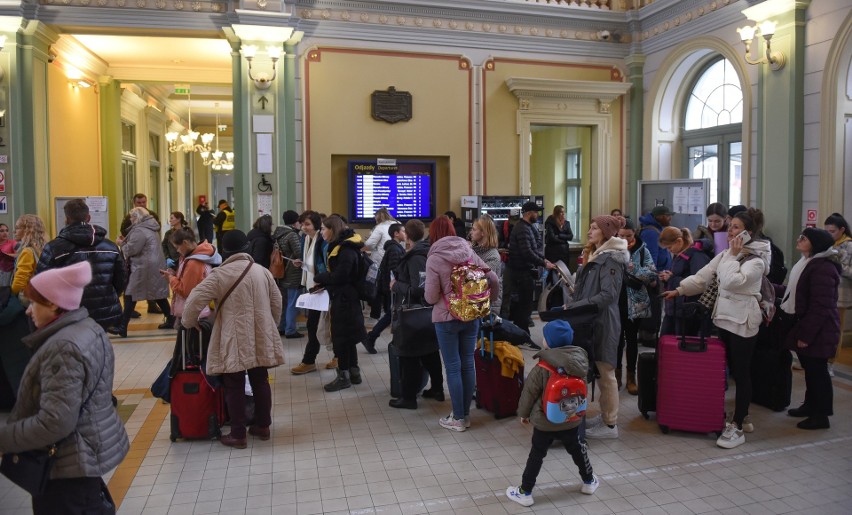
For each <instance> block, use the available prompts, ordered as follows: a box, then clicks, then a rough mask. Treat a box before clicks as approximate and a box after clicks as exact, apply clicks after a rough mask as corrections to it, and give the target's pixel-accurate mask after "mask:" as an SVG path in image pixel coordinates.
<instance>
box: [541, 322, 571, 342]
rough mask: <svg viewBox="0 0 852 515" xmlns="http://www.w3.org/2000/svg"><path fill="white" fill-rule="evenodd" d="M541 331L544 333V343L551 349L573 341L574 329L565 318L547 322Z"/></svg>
mask: <svg viewBox="0 0 852 515" xmlns="http://www.w3.org/2000/svg"><path fill="white" fill-rule="evenodd" d="M542 332H543V333H544V343H545V344H546V345H547V346H548V347H550V348H551V349H556V348H558V347H565V346H566V345H571V344H572V343H574V329H573V328H572V327H571V324H569V323H568V322H567V321H566V320H554V321H552V322H548V323H547V324H546V325H545V326H544V329H543V331H542Z"/></svg>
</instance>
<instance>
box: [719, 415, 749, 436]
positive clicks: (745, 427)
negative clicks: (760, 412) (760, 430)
mask: <svg viewBox="0 0 852 515" xmlns="http://www.w3.org/2000/svg"><path fill="white" fill-rule="evenodd" d="M733 421H734V419H733V418H729V419H728V420H726V421H725V425H726V426H727V425H728V424H730V423H731V422H733ZM743 433H754V423H753V422H752V421H751V415H746V417H745V418H744V419H743Z"/></svg>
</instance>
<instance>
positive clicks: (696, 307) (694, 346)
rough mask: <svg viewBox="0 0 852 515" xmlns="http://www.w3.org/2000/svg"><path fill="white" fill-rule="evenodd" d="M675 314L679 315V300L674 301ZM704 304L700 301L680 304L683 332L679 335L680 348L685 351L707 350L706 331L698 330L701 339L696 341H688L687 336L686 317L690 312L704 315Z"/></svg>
mask: <svg viewBox="0 0 852 515" xmlns="http://www.w3.org/2000/svg"><path fill="white" fill-rule="evenodd" d="M674 309H675V316H677V302H675V303H674ZM701 311H702V306H701V304H699V303H698V302H684V303H681V305H680V317H679V318H680V320H681V324H680V326H681V329H682V331H681V334H679V335H677V336H678V339H679V342H678V345H677V346H678V349H680V350H682V351H684V352H707V340H706V339H705V336H704V333H702V332H701V331H698V338H699V340H698V341H697V342H696V341H687V337H686V319H687V317H688V316H690V314H691V315H692V316H696V315H699V316H703V315H702V313H701Z"/></svg>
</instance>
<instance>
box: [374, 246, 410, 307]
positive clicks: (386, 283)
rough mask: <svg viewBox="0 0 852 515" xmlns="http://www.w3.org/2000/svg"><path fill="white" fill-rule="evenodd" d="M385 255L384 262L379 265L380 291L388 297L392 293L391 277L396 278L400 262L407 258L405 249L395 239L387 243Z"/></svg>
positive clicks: (378, 284) (378, 285)
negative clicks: (392, 275)
mask: <svg viewBox="0 0 852 515" xmlns="http://www.w3.org/2000/svg"><path fill="white" fill-rule="evenodd" d="M384 251H385V254H384V256H383V257H382V262H381V264H380V265H379V277H378V283H377V284H376V286H377V287H378V291H379V292H380V293H381V294H382V295H387V294H388V293H389V292H390V275H391V273H393V274H394V277H395V276H396V268H397V267H398V266H399V262H400V261H402V258H403V257H404V256H405V247H403V246H402V244H401V243H400V242H398V241H396V240H394V239H393V238H391V239H390V240H388V241H386V242H385V247H384Z"/></svg>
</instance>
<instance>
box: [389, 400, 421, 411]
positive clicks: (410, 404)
mask: <svg viewBox="0 0 852 515" xmlns="http://www.w3.org/2000/svg"><path fill="white" fill-rule="evenodd" d="M388 406H390V407H391V408H398V409H417V400H416V399H414V400H407V399H391V400H390V401H388Z"/></svg>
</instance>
